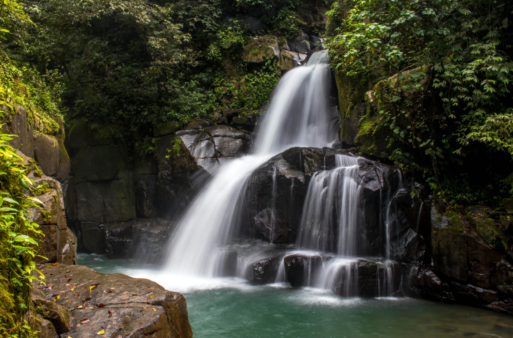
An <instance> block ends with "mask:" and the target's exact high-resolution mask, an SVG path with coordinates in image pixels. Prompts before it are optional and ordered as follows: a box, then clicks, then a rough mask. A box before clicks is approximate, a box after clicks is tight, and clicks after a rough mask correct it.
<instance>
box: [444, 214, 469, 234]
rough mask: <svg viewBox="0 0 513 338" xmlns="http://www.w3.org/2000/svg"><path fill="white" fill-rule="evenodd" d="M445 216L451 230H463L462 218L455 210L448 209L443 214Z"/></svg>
mask: <svg viewBox="0 0 513 338" xmlns="http://www.w3.org/2000/svg"><path fill="white" fill-rule="evenodd" d="M445 216H447V218H448V221H449V227H450V228H451V229H452V230H456V231H459V232H464V231H465V228H464V227H463V219H462V217H461V215H459V214H457V213H455V212H452V211H449V212H447V213H446V214H445Z"/></svg>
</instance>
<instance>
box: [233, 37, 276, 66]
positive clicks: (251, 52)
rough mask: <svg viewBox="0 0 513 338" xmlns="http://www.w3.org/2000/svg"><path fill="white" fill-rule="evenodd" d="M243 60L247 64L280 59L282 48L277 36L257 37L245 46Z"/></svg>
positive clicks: (250, 39) (249, 40) (252, 38)
mask: <svg viewBox="0 0 513 338" xmlns="http://www.w3.org/2000/svg"><path fill="white" fill-rule="evenodd" d="M242 57H243V59H244V61H246V62H252V63H262V62H266V61H268V60H272V59H274V58H279V57H280V47H279V46H278V40H277V39H276V37H275V36H271V35H265V36H255V37H251V38H249V39H248V41H247V42H246V44H245V46H244V51H243V56H242Z"/></svg>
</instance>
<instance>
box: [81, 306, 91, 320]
mask: <svg viewBox="0 0 513 338" xmlns="http://www.w3.org/2000/svg"><path fill="white" fill-rule="evenodd" d="M78 308H79V309H80V306H79V307H78ZM90 322H91V321H90V320H89V318H84V319H82V320H81V321H80V324H89V323H90Z"/></svg>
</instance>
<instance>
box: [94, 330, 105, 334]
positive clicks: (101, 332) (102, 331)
mask: <svg viewBox="0 0 513 338" xmlns="http://www.w3.org/2000/svg"><path fill="white" fill-rule="evenodd" d="M104 333H105V330H101V331H98V332H96V334H104Z"/></svg>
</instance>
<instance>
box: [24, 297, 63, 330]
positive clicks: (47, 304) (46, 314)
mask: <svg viewBox="0 0 513 338" xmlns="http://www.w3.org/2000/svg"><path fill="white" fill-rule="evenodd" d="M32 303H33V304H34V306H35V307H36V310H37V311H38V312H39V313H40V314H41V315H42V316H43V318H45V319H46V320H49V321H50V322H51V323H52V324H53V327H54V328H55V330H56V331H57V333H59V334H62V333H66V332H69V329H70V318H69V311H68V309H67V308H66V307H64V306H62V305H59V304H57V303H54V302H53V301H51V300H48V299H45V298H38V297H33V298H32Z"/></svg>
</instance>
